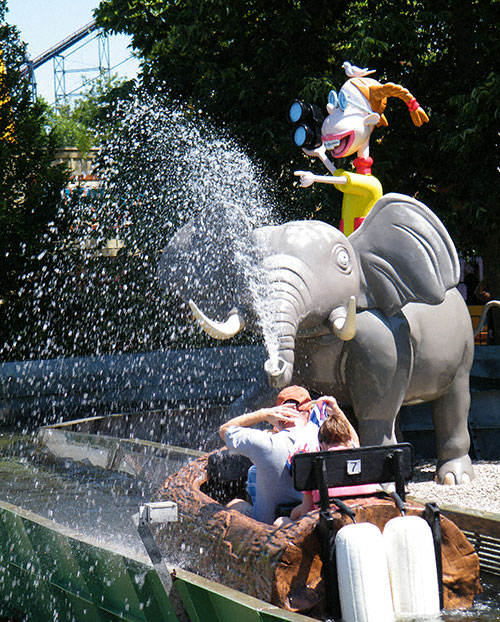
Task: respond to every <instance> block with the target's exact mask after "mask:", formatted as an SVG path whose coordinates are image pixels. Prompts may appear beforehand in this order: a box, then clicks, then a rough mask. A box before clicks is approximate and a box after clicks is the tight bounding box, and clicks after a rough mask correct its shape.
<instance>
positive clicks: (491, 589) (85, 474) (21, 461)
mask: <svg viewBox="0 0 500 622" xmlns="http://www.w3.org/2000/svg"><path fill="white" fill-rule="evenodd" d="M153 492H154V490H153V489H152V487H151V484H150V483H148V482H146V481H140V480H137V479H135V478H134V477H132V476H129V475H127V474H125V473H118V472H114V471H108V470H103V469H99V468H97V467H92V466H91V465H82V464H78V463H76V462H72V461H70V460H64V459H55V458H54V457H50V456H49V455H48V454H47V453H46V452H43V451H41V450H40V446H39V444H38V443H37V440H36V433H35V432H33V433H28V434H22V435H20V434H18V433H17V434H16V433H13V432H11V431H8V430H4V431H3V432H0V500H1V501H6V502H8V503H11V504H13V505H16V506H19V507H21V508H23V509H26V510H29V511H30V512H33V513H35V514H38V515H40V516H43V517H44V518H48V519H49V520H52V521H54V522H55V523H58V524H60V525H64V526H66V527H69V528H71V529H72V530H74V531H76V532H78V533H80V534H82V535H83V536H84V537H86V538H92V539H93V540H95V541H97V542H98V543H99V544H102V545H104V546H106V545H112V546H113V547H119V548H120V549H122V550H126V551H129V552H130V553H131V554H141V555H145V554H146V552H145V550H144V547H143V544H142V541H141V539H140V538H139V535H138V533H137V530H136V528H135V526H134V524H133V522H132V516H133V515H134V514H136V513H137V511H138V507H139V505H140V504H143V503H144V502H146V501H149V499H150V497H151V494H152V493H153ZM482 587H483V593H482V594H481V595H480V596H478V597H477V598H476V600H475V603H474V606H473V607H472V608H471V609H470V610H468V611H451V612H443V613H442V614H441V616H440V618H438V620H441V621H442V622H465V621H468V620H473V621H476V622H493V621H498V620H500V607H499V593H500V577H494V576H493V575H483V577H482ZM419 622H436V618H432V619H429V620H426V619H419Z"/></svg>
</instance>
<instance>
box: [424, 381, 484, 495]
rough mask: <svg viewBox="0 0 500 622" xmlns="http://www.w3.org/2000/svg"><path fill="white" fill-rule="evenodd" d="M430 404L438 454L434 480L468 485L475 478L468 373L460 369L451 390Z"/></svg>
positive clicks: (440, 482)
mask: <svg viewBox="0 0 500 622" xmlns="http://www.w3.org/2000/svg"><path fill="white" fill-rule="evenodd" d="M431 407H432V419H433V421H434V429H435V431H436V447H437V456H438V463H437V467H436V478H435V479H436V481H437V482H438V483H439V484H450V485H455V484H466V483H468V482H470V481H471V479H473V477H474V471H473V469H472V463H471V460H470V457H469V454H468V452H469V447H470V437H469V430H468V427H467V421H468V417H469V407H470V392H469V374H468V373H465V372H463V371H459V372H458V374H457V375H456V377H455V380H454V381H453V384H452V386H451V388H450V390H449V391H448V393H446V394H445V395H443V396H442V397H440V398H439V399H437V400H434V401H433V402H432V403H431Z"/></svg>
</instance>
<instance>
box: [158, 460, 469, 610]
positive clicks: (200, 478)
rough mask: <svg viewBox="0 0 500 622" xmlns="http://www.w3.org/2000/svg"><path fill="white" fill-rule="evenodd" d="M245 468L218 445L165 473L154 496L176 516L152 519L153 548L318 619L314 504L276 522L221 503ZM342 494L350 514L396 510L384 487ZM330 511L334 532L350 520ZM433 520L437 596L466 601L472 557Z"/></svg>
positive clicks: (239, 492)
mask: <svg viewBox="0 0 500 622" xmlns="http://www.w3.org/2000/svg"><path fill="white" fill-rule="evenodd" d="M330 453H340V452H330ZM221 455H223V457H224V459H223V460H221V459H220V458H221ZM247 468H248V464H247V463H246V460H245V459H241V457H238V456H229V455H228V454H227V453H224V452H222V454H221V451H220V450H219V451H216V452H212V453H210V454H207V455H204V456H201V457H200V458H198V459H196V460H194V461H193V462H191V463H189V464H188V465H186V466H184V467H183V468H181V469H180V470H179V471H178V472H177V473H175V474H173V475H171V476H169V477H168V478H167V479H166V480H165V482H164V484H163V486H162V487H161V488H160V490H159V491H158V492H157V493H156V495H155V497H154V499H153V501H173V502H175V503H176V504H177V506H178V514H179V520H178V522H172V523H159V524H155V525H152V526H151V529H152V532H153V536H154V538H155V541H156V543H157V545H158V548H159V549H160V551H161V553H162V554H163V556H164V557H165V558H166V559H167V560H168V561H169V563H170V564H172V565H174V566H175V565H179V566H182V567H184V569H187V570H193V571H195V572H196V573H197V574H200V575H202V576H205V577H207V578H208V579H211V580H214V581H217V582H221V583H222V584H224V585H226V586H228V587H231V588H234V589H237V590H240V591H242V592H245V593H247V594H249V595H251V596H255V597H257V598H259V599H262V600H264V601H267V602H270V603H272V604H274V605H277V606H280V607H283V608H284V609H288V610H290V611H296V612H307V614H308V615H310V616H313V617H317V618H319V619H321V618H323V617H324V616H325V614H326V613H327V609H326V604H325V579H324V577H323V575H322V568H323V563H322V556H321V545H320V538H319V535H318V523H319V515H320V511H319V510H316V511H313V512H311V513H309V514H306V515H305V516H303V517H302V518H300V519H299V520H298V521H296V522H293V523H291V524H288V525H285V526H283V527H280V528H278V527H275V526H273V525H267V524H264V523H260V522H258V521H256V520H254V519H252V518H249V517H248V516H245V515H243V514H242V513H240V512H238V511H236V510H234V509H228V508H226V507H225V504H226V503H227V502H228V501H229V500H230V499H232V498H235V497H244V495H245V490H244V484H245V480H246V474H247ZM343 501H344V503H345V504H346V505H347V506H348V507H349V508H350V510H352V511H353V512H354V515H355V519H356V522H370V523H374V524H375V525H377V526H378V527H379V528H381V529H383V527H384V525H385V524H386V523H387V521H389V520H390V519H391V518H394V517H396V516H399V515H400V509H399V508H398V506H397V504H396V503H395V501H394V499H393V498H392V497H391V496H390V495H388V494H386V493H378V494H376V495H371V496H363V497H353V498H344V499H343ZM405 511H406V514H407V515H417V516H423V515H424V512H425V506H424V505H423V504H421V503H417V502H415V501H409V500H408V501H406V502H405ZM331 516H332V518H333V525H334V531H335V532H336V531H338V530H339V529H340V528H341V527H342V526H344V525H346V524H349V523H351V522H352V519H351V518H349V516H347V515H346V514H345V513H342V512H340V511H338V510H336V508H334V507H332V509H331ZM439 521H440V526H441V536H442V543H441V559H442V587H443V590H442V603H443V606H444V608H445V609H459V608H462V609H463V608H468V607H470V606H471V605H472V602H473V599H474V596H475V595H476V594H478V593H480V592H481V586H480V582H479V558H478V555H477V554H476V552H475V549H474V548H473V546H472V545H471V544H470V542H469V541H468V540H467V538H466V537H465V535H464V534H463V533H462V531H461V530H460V529H459V528H458V527H457V526H456V525H455V524H454V523H453V522H452V521H451V520H449V519H448V518H446V517H444V516H442V515H441V516H440V517H439Z"/></svg>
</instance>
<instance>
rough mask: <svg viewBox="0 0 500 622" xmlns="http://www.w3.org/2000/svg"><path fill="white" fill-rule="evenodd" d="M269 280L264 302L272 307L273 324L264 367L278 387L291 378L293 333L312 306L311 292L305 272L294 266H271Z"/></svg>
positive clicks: (285, 384) (273, 383) (293, 345)
mask: <svg viewBox="0 0 500 622" xmlns="http://www.w3.org/2000/svg"><path fill="white" fill-rule="evenodd" d="M293 268H295V269H293ZM303 272H304V268H303V267H302V273H303ZM268 282H269V292H270V294H269V297H268V298H267V301H266V302H267V304H268V305H269V308H270V310H271V315H272V324H273V325H272V331H271V332H272V335H271V339H270V340H268V354H269V358H268V360H267V361H266V363H265V365H264V369H265V371H266V373H267V377H268V381H269V384H270V385H271V386H273V387H275V388H278V389H281V388H283V387H285V386H287V385H289V384H290V382H291V380H292V375H293V367H294V360H295V336H296V334H297V328H298V326H299V324H300V321H301V319H302V318H303V317H305V315H306V313H307V310H308V309H309V308H310V307H311V296H310V292H309V288H308V286H307V284H306V281H305V279H304V276H303V274H301V272H299V270H298V269H297V267H296V266H293V267H290V266H288V267H287V268H285V267H283V266H279V267H278V266H273V269H272V270H271V271H270V272H269V274H268ZM269 342H271V346H270V345H269Z"/></svg>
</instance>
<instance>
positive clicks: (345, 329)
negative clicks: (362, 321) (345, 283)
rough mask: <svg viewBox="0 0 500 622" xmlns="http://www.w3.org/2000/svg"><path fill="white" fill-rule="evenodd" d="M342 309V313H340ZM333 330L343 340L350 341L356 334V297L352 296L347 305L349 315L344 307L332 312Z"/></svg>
mask: <svg viewBox="0 0 500 622" xmlns="http://www.w3.org/2000/svg"><path fill="white" fill-rule="evenodd" d="M339 311H341V315H340V313H339ZM330 322H331V323H332V325H333V331H334V333H335V334H336V335H337V337H338V338H339V339H342V341H350V340H351V339H354V336H355V335H356V298H355V296H351V297H350V298H349V304H348V306H347V315H346V314H345V311H344V309H343V308H340V309H334V310H333V311H332V313H331V314H330Z"/></svg>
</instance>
